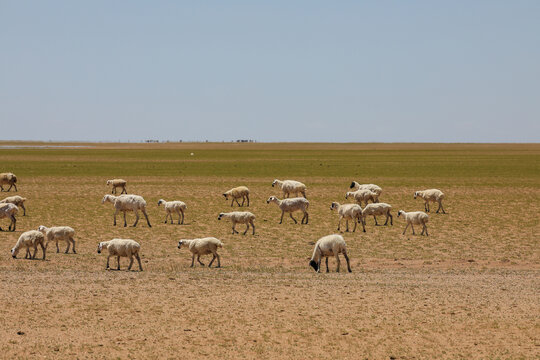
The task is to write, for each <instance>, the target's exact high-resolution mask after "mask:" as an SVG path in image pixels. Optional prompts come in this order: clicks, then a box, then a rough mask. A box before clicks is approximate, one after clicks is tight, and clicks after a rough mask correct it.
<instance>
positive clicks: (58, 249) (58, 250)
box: [56, 239, 60, 254]
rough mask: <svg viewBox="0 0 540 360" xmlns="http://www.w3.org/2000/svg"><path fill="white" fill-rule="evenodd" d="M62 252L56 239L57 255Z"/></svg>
mask: <svg viewBox="0 0 540 360" xmlns="http://www.w3.org/2000/svg"><path fill="white" fill-rule="evenodd" d="M59 252H60V248H59V247H58V239H56V253H57V254H58V253H59Z"/></svg>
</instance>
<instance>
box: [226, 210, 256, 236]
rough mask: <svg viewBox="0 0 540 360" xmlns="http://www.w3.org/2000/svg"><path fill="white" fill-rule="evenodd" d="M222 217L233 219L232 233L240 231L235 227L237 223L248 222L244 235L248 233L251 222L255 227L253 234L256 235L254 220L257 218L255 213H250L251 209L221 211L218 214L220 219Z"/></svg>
mask: <svg viewBox="0 0 540 360" xmlns="http://www.w3.org/2000/svg"><path fill="white" fill-rule="evenodd" d="M221 219H231V222H232V233H233V235H234V234H238V231H236V229H235V227H236V224H246V226H247V227H246V231H244V235H246V233H247V231H248V230H249V225H250V224H251V227H252V228H253V235H255V224H254V223H253V220H255V215H253V214H252V213H250V212H249V211H233V212H228V213H220V214H219V216H218V220H221Z"/></svg>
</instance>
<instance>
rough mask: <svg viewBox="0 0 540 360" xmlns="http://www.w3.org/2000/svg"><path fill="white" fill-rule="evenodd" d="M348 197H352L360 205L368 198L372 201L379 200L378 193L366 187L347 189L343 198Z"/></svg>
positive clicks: (366, 201) (366, 202) (376, 201)
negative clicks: (353, 189) (354, 189)
mask: <svg viewBox="0 0 540 360" xmlns="http://www.w3.org/2000/svg"><path fill="white" fill-rule="evenodd" d="M349 197H353V198H354V200H356V202H357V203H358V204H359V205H362V202H364V203H365V204H366V205H367V204H368V201H369V200H371V202H372V203H378V202H379V195H378V194H377V193H375V192H373V191H371V190H368V189H360V190H356V191H349V192H347V194H345V199H348V198H349Z"/></svg>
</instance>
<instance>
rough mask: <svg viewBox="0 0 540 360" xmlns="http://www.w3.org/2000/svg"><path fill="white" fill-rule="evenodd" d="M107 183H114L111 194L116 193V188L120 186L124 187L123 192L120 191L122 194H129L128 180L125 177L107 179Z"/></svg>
mask: <svg viewBox="0 0 540 360" xmlns="http://www.w3.org/2000/svg"><path fill="white" fill-rule="evenodd" d="M107 185H112V191H111V194H116V188H118V187H120V188H122V192H121V193H120V195H122V194H123V193H126V194H127V190H126V185H127V181H126V180H124V179H112V180H107Z"/></svg>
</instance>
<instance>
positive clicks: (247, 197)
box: [246, 195, 249, 206]
mask: <svg viewBox="0 0 540 360" xmlns="http://www.w3.org/2000/svg"><path fill="white" fill-rule="evenodd" d="M246 199H247V205H246V206H249V195H246Z"/></svg>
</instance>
